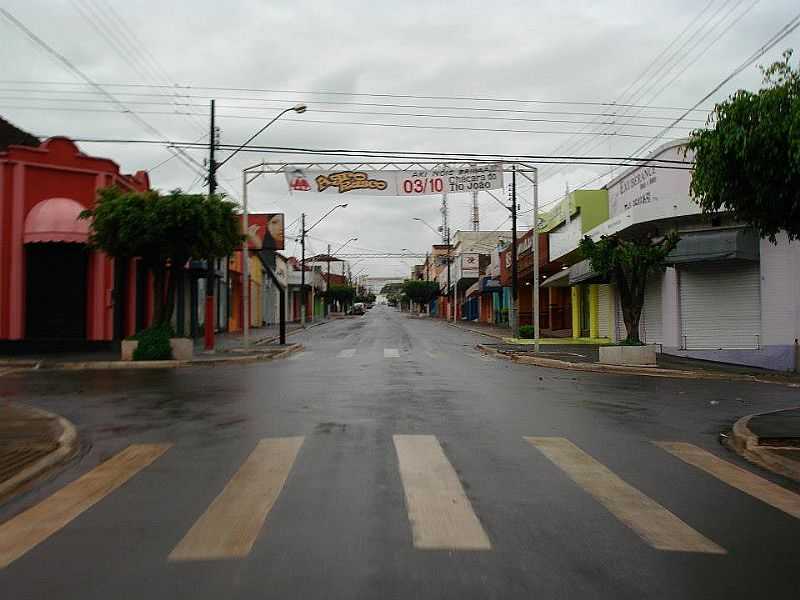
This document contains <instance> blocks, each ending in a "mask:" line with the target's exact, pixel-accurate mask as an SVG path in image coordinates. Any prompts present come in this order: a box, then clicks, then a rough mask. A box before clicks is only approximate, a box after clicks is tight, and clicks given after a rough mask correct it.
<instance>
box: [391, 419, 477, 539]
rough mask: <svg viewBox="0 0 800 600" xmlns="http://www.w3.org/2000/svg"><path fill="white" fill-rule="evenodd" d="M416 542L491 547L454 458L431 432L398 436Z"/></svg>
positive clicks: (397, 446)
mask: <svg viewBox="0 0 800 600" xmlns="http://www.w3.org/2000/svg"><path fill="white" fill-rule="evenodd" d="M394 446H395V450H396V451H397V459H398V462H399V464H400V479H401V480H402V483H403V490H404V492H405V497H406V508H407V510H408V520H409V522H410V523H411V529H412V533H413V540H414V547H415V548H419V549H426V550H440V549H445V550H491V548H492V544H491V542H490V541H489V537H488V536H487V535H486V532H485V531H484V529H483V527H482V526H481V523H480V521H479V520H478V517H477V516H476V515H475V512H474V511H473V510H472V505H471V504H470V502H469V499H468V498H467V496H466V494H464V489H463V488H462V487H461V482H460V481H459V480H458V475H457V474H456V472H455V470H454V469H453V466H452V465H451V464H450V461H448V460H447V457H446V456H445V454H444V451H443V450H442V447H441V446H440V445H439V442H438V440H437V439H436V437H435V436H432V435H395V436H394Z"/></svg>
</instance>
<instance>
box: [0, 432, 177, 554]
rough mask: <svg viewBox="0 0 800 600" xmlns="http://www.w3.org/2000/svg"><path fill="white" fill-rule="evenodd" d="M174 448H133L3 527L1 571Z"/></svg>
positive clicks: (164, 446)
mask: <svg viewBox="0 0 800 600" xmlns="http://www.w3.org/2000/svg"><path fill="white" fill-rule="evenodd" d="M171 446H172V444H133V445H131V446H128V447H127V448H125V450H123V451H122V452H119V453H118V454H115V455H114V456H113V457H111V458H110V459H108V460H107V461H105V462H104V463H102V464H99V465H97V466H96V467H95V468H94V469H92V470H91V471H89V472H88V473H86V474H85V475H83V476H81V477H80V478H78V479H76V480H75V481H73V482H72V483H70V484H68V485H66V486H64V487H63V488H61V489H60V490H58V491H57V492H56V493H54V494H53V495H52V496H50V497H48V498H46V499H44V500H42V501H41V502H39V504H36V505H35V506H33V507H31V508H29V509H28V510H26V511H25V512H23V513H20V514H19V515H17V516H16V517H14V518H13V519H11V520H10V521H7V522H6V523H3V525H0V569H2V568H4V567H7V566H8V565H10V564H11V563H12V562H14V561H15V560H17V559H18V558H19V557H21V556H23V555H24V554H26V553H27V552H28V551H30V550H32V549H33V548H34V547H36V546H37V545H38V544H40V543H42V542H43V541H45V540H46V539H47V538H49V537H50V536H51V535H53V534H54V533H56V532H58V531H60V530H61V529H62V528H63V527H66V526H67V525H68V524H69V523H71V522H72V521H73V520H74V519H76V518H77V517H78V516H80V515H81V514H83V513H84V512H85V511H87V510H89V509H90V508H91V507H92V506H94V505H95V504H97V503H98V502H100V500H102V499H103V498H105V497H106V496H108V495H109V494H110V493H111V492H113V491H114V490H116V489H117V488H118V487H120V486H121V485H123V484H124V483H125V482H126V481H128V480H129V479H130V478H131V477H133V476H134V475H136V474H137V473H138V472H139V471H141V470H142V469H144V468H145V467H147V466H148V465H150V464H152V463H153V462H154V461H155V460H156V459H157V458H158V457H159V456H161V455H162V454H164V452H166V451H167V450H168V449H169V448H170V447H171Z"/></svg>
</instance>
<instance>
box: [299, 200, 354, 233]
mask: <svg viewBox="0 0 800 600" xmlns="http://www.w3.org/2000/svg"><path fill="white" fill-rule="evenodd" d="M337 208H347V204H337V205H336V206H334V207H333V208H332V209H330V210H329V211H328V212H326V213H325V214H324V215H322V216H321V217H320V218H319V219H317V222H316V223H314V224H313V225H312V226H311V227H309V228H308V229H306V231H305V233H306V235H308V233H309V232H310V231H311V230H312V229H314V227H316V226H317V225H319V224H320V223H322V221H323V220H324V219H325V217H327V216H328V215H329V214H331V213H332V212H333V211H335V210H336V209H337Z"/></svg>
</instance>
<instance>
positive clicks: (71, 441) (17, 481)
mask: <svg viewBox="0 0 800 600" xmlns="http://www.w3.org/2000/svg"><path fill="white" fill-rule="evenodd" d="M26 408H27V409H28V410H30V411H31V412H33V413H36V414H38V415H40V416H42V417H45V418H48V419H56V420H57V421H58V424H59V425H60V426H61V435H60V436H59V438H58V447H57V448H56V449H55V450H53V451H52V452H50V453H49V454H48V455H47V456H43V457H42V458H40V459H39V460H37V461H36V462H34V463H33V464H30V465H28V466H27V467H25V468H24V469H22V470H21V471H20V472H19V473H17V474H16V475H14V476H12V477H11V478H9V479H6V480H5V481H3V482H2V483H0V501H1V500H3V499H4V498H6V497H7V496H10V495H11V493H12V492H13V491H15V490H16V489H18V488H19V487H20V486H22V485H24V484H26V483H29V482H30V481H32V480H33V479H35V478H37V477H39V476H41V475H43V474H44V473H45V472H47V471H49V470H50V469H51V468H53V467H54V466H56V465H58V464H59V463H62V462H66V461H67V460H68V459H70V458H72V457H73V456H74V455H75V454H76V453H77V451H78V431H77V430H76V429H75V426H74V425H73V424H72V423H71V422H70V421H68V420H67V419H65V418H64V417H61V416H59V415H55V414H53V413H51V412H48V411H46V410H42V409H39V408H30V407H26Z"/></svg>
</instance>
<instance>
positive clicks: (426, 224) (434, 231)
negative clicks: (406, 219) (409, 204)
mask: <svg viewBox="0 0 800 600" xmlns="http://www.w3.org/2000/svg"><path fill="white" fill-rule="evenodd" d="M411 219H412V220H413V221H419V222H420V223H422V224H423V225H425V227H427V228H428V229H430V230H431V231H432V232H433V233H435V234H436V235H439V234H440V233H441V232H442V228H441V227H439V229H435V228H434V227H433V225H431V224H430V223H428V222H427V221H426V220H425V219H420V218H419V217H411Z"/></svg>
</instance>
